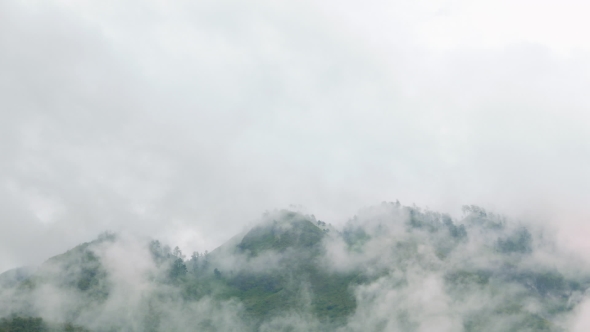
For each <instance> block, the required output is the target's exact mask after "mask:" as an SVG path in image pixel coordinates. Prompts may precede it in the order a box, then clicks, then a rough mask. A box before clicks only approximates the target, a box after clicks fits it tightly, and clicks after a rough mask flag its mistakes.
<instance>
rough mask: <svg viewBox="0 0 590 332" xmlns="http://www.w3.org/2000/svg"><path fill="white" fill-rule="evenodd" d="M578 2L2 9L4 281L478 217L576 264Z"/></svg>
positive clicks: (586, 224) (586, 177)
mask: <svg viewBox="0 0 590 332" xmlns="http://www.w3.org/2000/svg"><path fill="white" fill-rule="evenodd" d="M588 9H590V8H588V5H587V4H585V2H583V1H561V2H559V4H557V2H555V1H514V0H513V1H497V0H496V1H442V0H440V1H397V2H395V3H390V4H385V3H384V2H383V1H372V0H370V1H363V2H362V3H361V2H358V1H321V3H318V2H317V1H290V2H287V1H282V2H281V1H249V2H247V3H246V2H242V1H231V0H225V1H219V0H217V1H212V0H211V1H210V0H203V1H175V2H171V1H160V0H149V1H146V0H142V1H111V0H107V1H83V0H76V1H68V0H53V1H47V0H44V1H28V0H27V1H24V0H23V1H15V0H5V1H0V73H1V75H0V116H1V118H0V271H4V270H6V269H8V268H12V267H15V266H19V265H23V264H38V263H40V262H42V261H43V260H44V259H46V258H48V257H49V256H51V255H55V254H58V253H60V252H63V251H65V250H66V249H68V248H70V247H72V246H74V245H76V244H78V243H80V242H83V241H89V240H91V239H93V238H94V237H96V236H97V235H98V234H99V233H100V232H102V231H105V230H112V231H118V232H125V233H131V234H136V235H139V236H149V237H157V238H160V239H162V240H164V241H166V242H168V243H171V244H173V245H174V244H180V245H181V248H183V249H184V250H186V251H192V250H198V251H203V250H211V249H213V248H215V247H216V246H218V245H219V244H221V243H222V242H223V241H225V240H227V239H228V238H229V237H231V236H232V235H234V234H235V233H237V232H239V231H241V230H242V229H244V227H247V225H249V224H251V223H252V221H253V220H255V219H256V218H258V217H259V216H260V215H261V214H262V212H264V211H265V210H267V209H268V210H270V209H274V208H286V207H289V206H290V205H291V204H294V205H301V206H302V207H303V210H304V211H306V212H308V213H313V214H315V215H316V217H318V218H319V219H322V220H326V221H328V222H333V223H338V222H342V221H343V220H346V219H347V218H348V217H350V216H352V215H354V213H355V212H356V211H357V210H358V209H359V208H362V207H364V206H367V205H372V204H377V203H380V202H381V201H395V200H396V199H399V200H400V201H401V202H402V203H403V204H408V205H411V204H412V203H416V204H417V205H419V206H423V207H426V206H427V207H429V208H431V209H435V210H439V211H442V212H448V213H452V214H454V215H457V216H458V215H459V211H460V207H461V205H463V204H477V205H481V206H484V207H486V208H489V209H492V210H495V211H497V212H502V213H506V214H508V215H511V216H514V217H527V218H536V219H537V220H539V221H540V222H551V223H553V224H554V225H556V226H557V227H558V229H559V230H560V232H561V233H560V234H562V238H563V239H566V240H567V243H569V244H571V245H572V246H573V248H574V249H576V250H583V249H590V245H588V244H585V243H584V242H585V241H584V239H585V238H588V237H589V236H590V212H588V211H587V209H586V206H585V205H586V204H585V203H587V202H588V201H589V199H590V172H589V171H588V165H589V164H590V109H589V106H590V100H589V97H588V91H589V90H588V89H589V88H590V39H588V38H587V36H585V32H586V31H590V21H588V20H587V18H586V13H588Z"/></svg>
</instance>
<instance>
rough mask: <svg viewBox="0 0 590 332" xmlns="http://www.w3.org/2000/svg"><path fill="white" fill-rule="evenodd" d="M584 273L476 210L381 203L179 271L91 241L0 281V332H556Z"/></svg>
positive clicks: (520, 229)
mask: <svg viewBox="0 0 590 332" xmlns="http://www.w3.org/2000/svg"><path fill="white" fill-rule="evenodd" d="M586 265H587V264H586V263H585V261H583V260H582V259H581V258H576V257H572V256H571V255H569V254H566V253H564V252H563V251H560V249H559V248H558V247H557V246H556V244H555V242H554V241H553V240H552V239H551V237H550V232H548V231H547V230H545V229H543V228H540V227H538V226H535V225H534V224H525V223H521V222H517V221H513V220H509V219H508V218H506V217H503V216H501V215H496V214H493V213H489V212H487V211H486V210H484V209H482V208H479V207H476V206H466V207H464V216H463V217H462V218H461V219H459V220H454V219H453V218H451V217H450V216H448V215H445V214H441V213H437V212H433V211H428V210H422V209H420V208H417V207H415V206H413V207H407V206H402V205H401V204H399V203H398V202H395V203H383V204H381V205H379V206H375V207H371V208H367V209H364V210H361V211H359V213H358V214H357V215H356V216H354V217H353V218H351V219H350V220H349V221H348V223H346V224H345V225H344V226H343V227H340V228H337V227H333V226H332V225H330V224H327V223H325V222H323V221H319V220H316V219H315V217H313V216H308V215H303V214H300V213H296V212H292V211H285V210H283V211H275V212H273V213H267V214H265V216H263V217H262V218H261V220H260V223H259V224H258V225H257V226H255V227H253V228H252V229H251V230H250V231H248V232H246V233H244V234H241V235H239V236H236V237H235V238H234V239H232V240H230V241H229V242H228V243H226V244H224V245H222V246H220V247H219V248H217V249H216V250H213V251H212V252H210V253H208V252H206V253H193V254H192V256H191V257H188V258H187V257H185V256H184V255H183V253H182V252H181V251H180V250H179V249H178V247H176V248H174V249H172V248H171V247H170V246H167V245H165V244H162V243H161V242H159V241H157V240H152V241H149V242H147V243H146V242H145V241H140V240H137V239H132V238H121V237H120V236H117V235H114V234H103V235H101V236H100V237H99V238H98V239H96V240H94V241H91V242H88V243H84V244H81V245H79V246H77V247H75V248H73V249H71V250H69V251H67V252H66V253H64V254H61V255H58V256H55V257H52V258H50V259H48V260H47V261H46V262H45V263H44V264H42V265H41V266H40V267H38V268H36V269H31V268H28V269H18V270H12V271H8V272H5V273H3V274H1V275H0V317H4V318H2V320H1V321H0V331H17V330H19V329H20V330H21V331H28V330H30V331H33V330H34V331H43V330H45V331H61V330H63V331H66V330H68V331H75V330H77V331H86V330H88V331H119V330H125V331H276V330H281V331H282V330H284V331H435V330H436V331H566V330H569V329H571V326H573V325H572V324H574V323H575V322H576V320H579V319H580V316H579V314H578V310H579V309H578V308H580V306H581V304H583V303H585V292H586V290H587V289H588V288H589V287H590V269H588V266H586ZM23 328H24V329H23Z"/></svg>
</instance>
